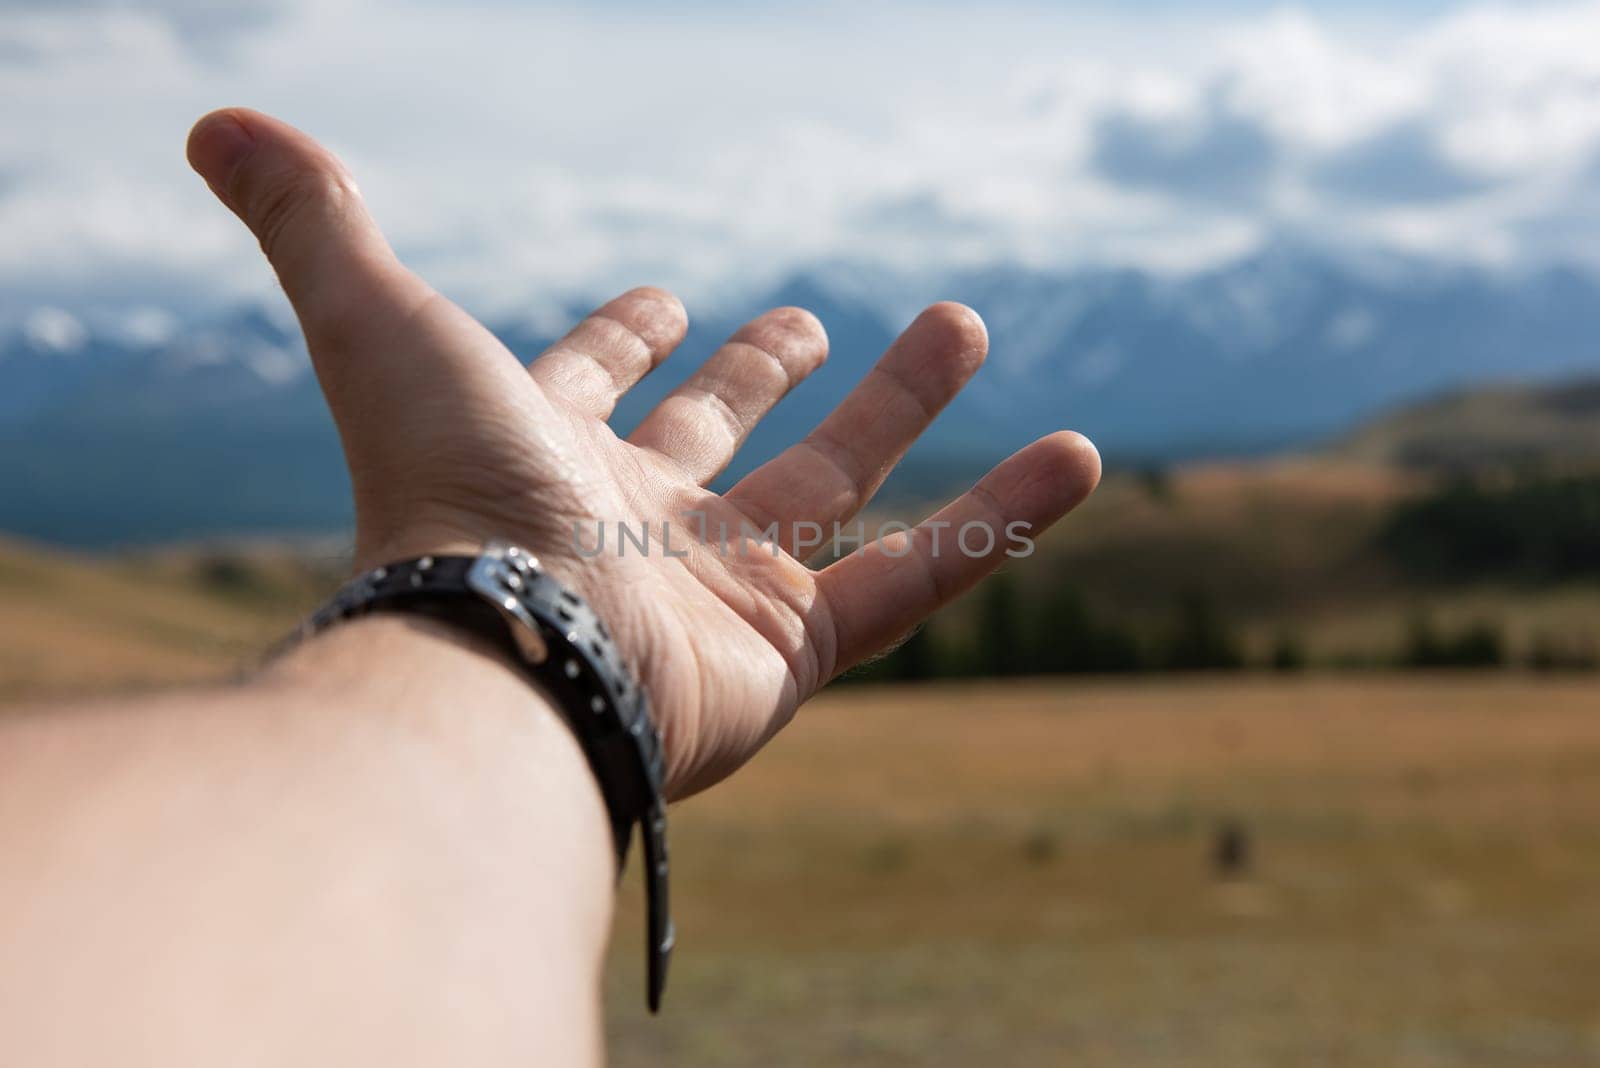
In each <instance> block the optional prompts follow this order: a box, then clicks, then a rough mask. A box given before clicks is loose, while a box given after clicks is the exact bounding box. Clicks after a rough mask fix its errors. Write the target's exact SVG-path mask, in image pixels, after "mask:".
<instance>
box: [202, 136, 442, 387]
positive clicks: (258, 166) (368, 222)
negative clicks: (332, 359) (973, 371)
mask: <svg viewBox="0 0 1600 1068" xmlns="http://www.w3.org/2000/svg"><path fill="white" fill-rule="evenodd" d="M188 155H189V164H190V165H191V166H192V167H194V169H195V170H196V171H197V172H199V174H200V176H201V177H202V178H204V179H205V180H206V184H207V185H209V186H210V187H211V191H212V192H213V193H215V194H216V195H217V198H218V199H219V200H221V201H222V202H223V203H224V204H225V205H227V206H228V208H229V209H230V210H231V211H232V212H233V213H234V214H235V215H237V216H239V218H240V219H241V220H243V221H244V224H245V225H246V226H248V227H249V228H250V231H251V232H252V233H253V234H255V236H256V239H257V240H258V241H259V242H260V243H261V250H262V251H263V252H264V253H266V256H267V260H268V261H269V262H270V263H271V264H272V268H273V270H274V271H276V272H277V275H278V280H279V281H280V282H281V283H282V284H283V289H284V292H285V293H286V294H288V297H289V300H290V302H291V303H292V304H293V305H294V308H295V312H296V314H297V315H298V316H299V318H300V325H301V327H302V328H303V329H304V330H305V333H306V340H307V341H308V342H309V343H310V345H311V348H312V354H313V356H316V355H317V354H318V353H317V349H318V348H319V347H326V345H327V344H332V345H333V347H335V348H337V347H340V346H339V345H338V341H339V339H348V337H349V334H350V332H351V330H352V324H356V323H360V322H370V321H372V320H373V318H374V314H373V313H374V312H382V311H384V310H388V309H395V310H399V309H402V308H405V307H410V306H415V305H416V304H417V303H420V302H421V301H422V300H425V299H426V298H427V297H429V296H431V294H432V291H431V290H430V289H429V288H428V286H427V285H426V284H425V283H424V282H423V281H422V280H421V279H419V278H417V277H416V276H415V275H413V274H411V273H410V272H409V271H407V270H406V269H405V268H404V267H403V266H401V264H400V262H399V260H398V259H396V258H395V255H394V252H393V251H392V250H391V249H390V248H389V244H388V242H387V241H385V240H384V237H383V234H382V233H381V232H380V231H379V229H378V226H377V224H376V223H375V222H373V220H372V216H371V215H369V214H368V213H367V209H366V205H365V204H363V203H362V200H361V193H360V191H359V190H358V189H357V188H356V184H355V180H354V179H353V178H352V177H351V176H350V172H349V171H347V170H346V169H345V167H344V165H343V164H342V163H340V162H339V160H338V159H337V158H336V157H335V156H334V155H333V153H331V152H329V151H328V150H327V149H325V148H323V147H322V146H321V145H319V144H317V143H316V142H315V141H313V140H312V139H311V138H310V137H307V136H306V135H305V134H303V133H301V132H300V131H299V130H296V129H295V128H294V127H292V126H290V125H288V124H287V123H283V122H279V121H278V120H277V119H274V118H271V117H270V116H267V115H263V114H261V113H260V112H258V111H251V110H249V109H247V108H225V109H223V110H221V111H213V112H212V113H211V114H209V115H207V116H205V117H204V118H202V119H201V120H200V121H199V122H197V123H195V126H194V129H193V130H191V131H190V132H189V146H188ZM319 341H320V342H323V343H324V344H323V345H319Z"/></svg>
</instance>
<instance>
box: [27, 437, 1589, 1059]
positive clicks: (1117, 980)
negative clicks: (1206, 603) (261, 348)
mask: <svg viewBox="0 0 1600 1068" xmlns="http://www.w3.org/2000/svg"><path fill="white" fill-rule="evenodd" d="M1407 479H1408V476H1404V475H1401V474H1395V473H1378V474H1374V473H1372V472H1370V471H1367V470H1363V469H1357V468H1351V467H1348V466H1338V465H1309V466H1308V465H1304V464H1295V463H1281V464H1276V465H1270V466H1265V467H1257V468H1255V469H1250V470H1239V469H1227V468H1212V469H1195V470H1191V471H1185V472H1180V473H1175V474H1174V475H1173V476H1171V477H1170V479H1168V480H1166V481H1165V482H1164V483H1163V484H1160V485H1153V484H1149V483H1147V482H1141V481H1140V480H1138V479H1135V478H1132V477H1124V478H1120V479H1115V480H1112V482H1111V484H1109V485H1108V486H1107V487H1105V489H1104V490H1103V491H1102V493H1101V494H1099V495H1097V498H1096V499H1095V500H1094V501H1092V502H1091V503H1090V504H1089V505H1088V506H1086V507H1085V510H1084V512H1083V513H1082V514H1081V515H1080V516H1076V517H1074V521H1073V522H1072V523H1069V524H1066V525H1064V527H1063V529H1062V530H1061V531H1060V532H1059V533H1058V534H1055V535H1052V537H1051V539H1049V540H1048V541H1046V542H1045V543H1044V544H1043V546H1042V551H1041V553H1040V554H1039V557H1038V558H1037V559H1035V560H1030V561H1023V562H1020V563H1018V564H1015V565H1011V566H1009V567H1008V569H1007V571H1008V572H1009V579H1010V580H1011V581H1013V582H1015V583H1017V584H1018V585H1022V584H1027V583H1031V584H1032V585H1034V586H1039V585H1041V582H1040V581H1039V580H1043V583H1046V584H1047V583H1049V582H1058V583H1063V584H1071V585H1072V586H1074V587H1075V588H1077V589H1079V590H1080V591H1081V593H1082V595H1083V597H1084V599H1085V601H1086V602H1087V603H1088V604H1089V605H1090V606H1091V607H1093V608H1095V609H1096V610H1097V611H1102V612H1104V613H1108V614H1109V613H1111V612H1112V611H1113V610H1120V611H1124V612H1127V613H1129V618H1130V619H1132V620H1134V621H1137V620H1139V619H1143V620H1147V621H1156V622H1159V621H1160V619H1161V618H1162V616H1163V613H1165V612H1166V611H1168V609H1169V608H1170V605H1171V604H1172V599H1173V596H1174V593H1175V591H1177V590H1179V589H1180V588H1181V587H1182V586H1183V585H1184V584H1185V583H1187V582H1189V581H1191V578H1192V577H1193V576H1201V577H1203V578H1205V579H1206V580H1207V581H1208V582H1211V583H1214V584H1215V589H1216V591H1217V592H1218V593H1219V595H1220V596H1219V603H1221V604H1225V605H1227V606H1228V607H1229V609H1230V611H1231V613H1232V614H1233V620H1234V622H1235V623H1236V624H1237V625H1238V627H1239V628H1240V632H1241V633H1242V635H1243V637H1244V639H1245V640H1246V641H1247V642H1248V643H1250V644H1251V645H1252V647H1255V648H1258V649H1259V648H1260V647H1264V646H1265V645H1266V644H1267V643H1269V642H1270V640H1271V639H1272V637H1273V635H1274V633H1275V632H1276V631H1277V630H1278V629H1279V628H1280V627H1281V626H1282V625H1283V623H1284V620H1286V619H1287V620H1290V621H1292V622H1293V624H1294V625H1295V627H1296V628H1297V629H1298V631H1299V633H1300V634H1301V636H1302V637H1303V638H1304V640H1305V643H1306V645H1307V646H1308V647H1309V648H1310V650H1311V651H1312V653H1313V654H1321V659H1322V660H1324V661H1329V662H1331V661H1336V660H1337V659H1338V658H1339V656H1340V655H1341V654H1343V653H1347V652H1352V651H1354V652H1361V651H1362V650H1363V649H1364V648H1365V649H1370V650H1373V651H1381V650H1383V649H1386V648H1392V647H1393V646H1394V645H1395V644H1396V643H1397V642H1399V641H1401V640H1402V639H1403V636H1404V632H1405V627H1406V625H1407V621H1408V620H1409V619H1410V618H1411V616H1412V615H1413V614H1414V613H1415V612H1416V611H1418V610H1419V608H1425V609H1426V610H1428V611H1429V612H1430V613H1433V614H1434V615H1435V616H1436V617H1437V618H1439V619H1442V620H1445V621H1447V622H1448V621H1450V620H1452V619H1459V620H1460V621H1462V622H1465V621H1468V620H1472V619H1476V618H1490V619H1493V620H1495V621H1497V622H1498V623H1499V624H1501V625H1503V627H1504V629H1505V632H1506V634H1507V637H1508V640H1509V641H1510V642H1511V643H1512V644H1513V646H1515V645H1516V644H1517V643H1519V642H1526V641H1527V640H1529V639H1530V638H1531V637H1532V636H1534V635H1536V634H1538V633H1539V632H1540V631H1541V629H1543V628H1552V627H1557V628H1561V629H1563V630H1564V631H1572V632H1577V633H1583V634H1590V635H1594V634H1597V633H1600V632H1597V631H1596V629H1595V628H1596V626H1597V624H1596V620H1600V612H1597V611H1596V609H1597V605H1600V590H1597V589H1596V588H1595V587H1594V586H1592V585H1584V584H1581V583H1569V584H1565V585H1559V586H1553V587H1549V588H1538V589H1534V588H1502V589H1495V588H1459V589H1458V588H1449V589H1437V590H1422V589H1419V588H1418V587H1415V586H1407V585H1405V584H1404V583H1403V582H1402V579H1403V576H1397V575H1395V574H1394V573H1393V572H1392V570H1389V569H1387V568H1386V567H1385V565H1384V564H1383V563H1382V561H1379V560H1376V559H1375V558H1373V557H1372V556H1371V554H1370V553H1369V552H1367V550H1366V549H1365V548H1364V547H1365V546H1368V545H1370V540H1371V531H1372V526H1373V523H1374V515H1375V513H1374V511H1373V509H1374V506H1375V505H1382V504H1384V503H1385V502H1390V501H1393V500H1395V499H1398V498H1399V497H1402V496H1404V495H1405V494H1407V493H1409V492H1412V488H1411V486H1410V485H1409V482H1408V480H1407ZM340 570H341V568H340V553H339V550H338V547H337V546H332V545H328V546H321V547H309V548H308V547H306V546H301V547H298V548H296V549H295V550H294V551H290V550H288V549H286V548H283V547H273V546H246V547H240V546H229V547H222V548H216V547H213V548H193V547H191V548H188V549H184V550H172V551H163V552H153V553H148V554H144V555H138V556H123V557H104V558H90V557H83V556H75V555H65V554H60V553H56V552H53V551H50V550H45V549H42V548H39V547H37V546H28V545H21V544H14V543H13V544H7V543H5V542H4V541H0V704H3V703H4V702H6V701H8V700H17V699H28V698H32V697H45V696H49V695H55V694H63V693H73V692H88V691H105V690H123V691H126V690H129V689H138V688H142V687H150V686H158V685H165V684H169V683H173V682H183V681H190V680H196V679H203V678H215V677H218V676H221V675H225V674H228V673H229V672H233V671H237V670H238V669H239V668H240V667H241V666H243V665H247V664H248V663H249V662H250V661H251V659H252V658H253V657H255V656H257V655H259V651H260V650H261V649H262V648H263V647H265V645H267V644H268V643H269V642H270V641H271V640H272V639H273V638H275V637H277V636H279V635H281V634H283V633H284V632H286V630H287V629H288V628H289V627H290V626H291V625H292V623H293V622H294V621H295V620H296V619H297V618H298V617H299V616H300V615H301V614H303V613H304V612H305V611H307V610H308V609H309V608H310V607H311V606H312V605H313V604H315V603H316V602H317V601H318V600H319V599H320V598H321V597H322V596H324V595H325V593H326V591H327V590H328V589H330V588H331V587H332V585H333V584H334V583H335V582H336V581H337V579H338V576H339V574H340ZM981 608H982V604H981V602H979V603H973V602H969V603H967V604H966V605H963V606H957V609H956V611H955V612H953V613H950V614H948V615H947V616H946V617H945V618H944V619H943V620H942V621H941V622H940V623H938V624H936V626H935V628H934V629H935V630H939V629H940V628H942V629H943V630H944V631H945V632H946V633H947V634H959V633H960V631H961V630H962V629H963V628H964V627H968V626H970V621H971V620H972V619H973V618H975V613H976V612H977V611H979V610H981ZM1108 617H1109V616H1108ZM1257 655H1259V653H1258V654H1257ZM1314 660H1315V657H1314ZM1369 662H1371V661H1369ZM674 824H675V826H674V830H673V850H674V860H675V866H676V876H675V885H674V888H673V892H674V899H675V904H676V911H677V914H678V919H679V930H680V937H679V951H678V955H677V959H676V961H675V963H674V969H673V977H672V983H671V985H670V987H669V990H668V998H667V1005H666V1012H665V1015H664V1016H663V1017H662V1018H660V1019H650V1018H648V1017H646V1016H645V1014H644V1012H643V1010H642V1006H641V1003H642V995H641V993H640V976H641V971H642V968H641V965H642V961H641V956H642V947H641V944H640V942H641V937H640V924H639V918H638V915H637V910H638V902H637V893H638V888H637V886H636V885H635V883H636V873H633V872H630V873H629V876H628V878H626V879H625V880H624V882H623V886H624V900H623V904H622V908H621V910H620V914H619V917H618V926H617V931H616V937H615V939H614V945H613V950H612V952H613V954H614V957H615V960H614V965H613V967H612V968H611V969H610V973H609V974H610V979H609V982H610V984H611V987H612V989H611V990H610V991H609V992H608V1004H609V1006H610V1013H611V1026H610V1035H611V1042H612V1052H613V1063H615V1064H618V1065H621V1066H623V1068H631V1066H635V1065H637V1066H643V1065H694V1066H705V1068H716V1066H719V1065H735V1064H737V1065H748V1064H760V1065H772V1066H784V1065H806V1066H813V1065H862V1066H878V1065H933V1066H939V1065H961V1066H968V1065H972V1064H987V1065H1027V1066H1034V1065H1055V1064H1063V1065H1064V1064H1072V1065H1089V1066H1093V1065H1118V1066H1164V1065H1184V1066H1199V1068H1205V1066H1213V1065H1214V1066H1218V1068H1222V1066H1226V1068H1249V1066H1253V1065H1273V1066H1277V1065H1328V1066H1334V1065H1352V1066H1357V1065H1359V1066H1368V1065H1404V1066H1419V1068H1430V1066H1443V1065H1519V1066H1520V1065H1536V1066H1539V1065H1547V1066H1552V1068H1553V1066H1561V1068H1571V1066H1578V1065H1586V1064H1594V1065H1600V676H1597V675H1594V674H1592V673H1589V674H1584V673H1565V674H1564V673H1559V672H1557V673H1550V674H1545V675H1535V674H1530V673H1526V672H1521V671H1516V670H1498V671H1484V672H1459V673H1455V674H1433V675H1430V674H1425V673H1408V674H1404V675H1395V674H1384V673H1377V672H1372V671H1356V672H1348V673H1330V672H1325V671H1315V670H1314V671H1310V672H1306V673H1300V674H1271V673H1255V674H1225V675H1213V676H1196V675H1160V674H1157V675H1149V676H1141V677H1130V678H1126V679H1122V680H1118V681H1106V680H1104V679H1097V678H1093V677H1062V678H1058V679H1054V680H1045V679H1020V680H1015V681H1005V682H994V681H990V682H955V681H945V682H941V683H939V684H927V685H920V686H912V685H887V684H885V685H878V686H865V685H862V686H853V687H842V688H838V689H835V690H833V691H831V692H830V693H829V694H827V695H825V696H824V697H822V698H821V699H819V700H818V701H816V702H814V703H813V704H812V705H810V706H808V707H807V709H806V710H805V711H804V712H803V713H802V715H801V717H800V718H799V720H798V721H797V722H796V723H795V725H794V726H793V727H792V728H791V729H790V730H789V731H787V732H786V733H785V734H783V735H782V736H780V738H779V739H778V740H777V741H776V742H775V743H774V745H773V746H772V747H771V748H770V749H769V750H768V751H767V752H766V753H764V754H762V756H761V757H759V758H758V759H757V760H756V762H755V764H754V765H753V766H752V767H751V768H749V769H748V770H746V771H745V772H744V773H742V774H741V775H739V776H738V777H736V778H735V779H733V780H732V781H730V782H728V783H726V784H724V785H723V786H721V787H719V788H717V789H716V790H715V791H712V792H710V793H709V794H707V795H706V796H704V797H700V798H696V799H693V800H691V801H689V802H687V803H685V804H683V805H680V806H678V807H677V808H676V810H675V814H674ZM1221 853H1231V854H1232V855H1233V857H1234V861H1233V863H1231V864H1223V863H1221V862H1220V861H1219V854H1221Z"/></svg>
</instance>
